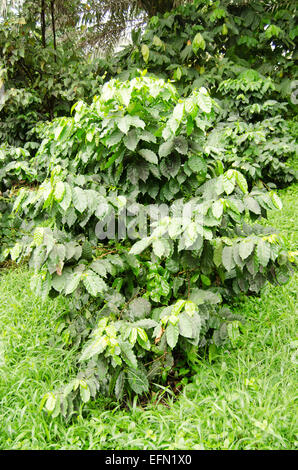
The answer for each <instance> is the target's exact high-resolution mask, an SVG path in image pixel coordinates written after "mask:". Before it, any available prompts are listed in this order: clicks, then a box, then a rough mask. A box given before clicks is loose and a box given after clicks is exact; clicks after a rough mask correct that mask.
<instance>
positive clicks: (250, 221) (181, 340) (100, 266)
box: [11, 73, 295, 416]
mask: <svg viewBox="0 0 298 470" xmlns="http://www.w3.org/2000/svg"><path fill="white" fill-rule="evenodd" d="M214 106H215V103H214V101H213V100H212V99H211V98H210V96H209V95H208V93H207V91H206V90H205V89H204V88H200V89H199V90H194V91H193V92H192V93H191V94H190V95H189V96H188V97H187V98H181V97H179V94H178V93H177V91H176V89H175V88H174V87H173V85H172V84H170V83H166V82H165V81H163V80H160V79H157V78H148V77H146V76H145V74H144V73H143V74H142V76H140V77H137V78H135V79H133V80H131V81H126V82H120V81H117V80H112V81H110V82H107V83H106V84H105V85H104V86H103V88H102V92H101V94H100V96H97V97H95V98H94V100H93V103H92V104H91V105H87V104H85V103H83V102H79V103H78V104H77V105H76V106H75V107H74V115H73V117H69V118H66V117H65V118H60V119H57V120H55V121H54V122H53V123H52V124H51V125H49V127H48V128H47V129H46V131H45V133H44V139H43V142H42V144H41V147H40V149H39V151H38V152H37V155H36V158H35V160H34V164H35V165H36V168H39V169H41V170H42V172H45V174H47V178H46V179H45V180H44V181H43V182H42V183H41V185H40V186H39V187H38V188H37V189H33V188H30V189H26V188H22V189H21V191H20V192H19V194H18V197H17V198H16V200H15V202H14V213H15V214H19V216H21V217H22V219H23V223H22V231H23V232H25V236H24V237H23V239H21V238H20V239H19V240H18V242H17V244H16V245H15V246H14V248H13V249H12V250H11V252H12V255H13V258H14V259H16V260H18V261H19V260H21V259H23V258H24V257H25V258H27V257H28V256H29V257H30V265H31V267H32V268H33V269H34V271H35V275H34V277H33V278H32V288H33V290H34V292H35V293H36V295H38V296H41V297H42V298H44V299H45V298H46V297H47V296H48V295H50V296H57V295H59V294H62V295H65V296H70V298H71V300H72V307H71V310H70V311H69V312H68V313H67V314H66V315H64V316H62V318H61V324H60V327H59V332H60V333H61V338H62V341H63V342H64V343H65V345H74V344H77V345H79V346H80V354H79V356H78V375H77V377H75V378H73V379H72V380H70V382H69V383H68V384H66V385H63V386H61V388H60V389H59V390H55V391H52V392H49V393H48V394H47V395H46V396H45V397H44V399H43V403H42V405H44V406H45V408H46V409H47V410H48V411H49V412H50V413H52V414H53V416H57V415H58V414H59V413H62V414H63V415H65V416H66V415H68V414H71V413H72V411H73V407H74V406H76V404H77V402H78V401H79V400H80V399H81V400H83V402H88V401H89V399H90V398H91V397H95V396H96V395H97V394H98V393H105V394H115V395H116V397H117V398H118V399H121V398H122V397H123V396H126V395H130V394H134V393H136V394H143V393H146V392H148V391H149V386H150V383H151V382H152V381H153V382H156V381H159V380H160V377H161V376H162V375H164V374H166V373H167V371H169V370H171V369H172V367H173V365H174V364H175V360H176V358H177V357H181V356H183V357H184V358H185V360H186V361H188V363H189V364H191V362H192V361H193V360H194V358H195V356H196V352H197V350H198V348H199V347H203V346H205V345H211V344H213V345H220V344H222V343H224V342H227V341H229V340H230V339H232V340H233V338H234V337H235V335H237V332H238V329H239V317H238V316H237V315H233V314H232V313H231V311H230V310H229V308H228V303H230V302H232V300H233V298H234V297H235V296H239V295H240V294H241V293H244V294H255V293H258V292H259V291H260V289H261V287H262V286H263V285H264V284H265V282H266V281H267V280H269V281H270V282H272V283H283V282H286V281H287V279H288V277H289V272H290V270H291V264H293V263H294V261H295V258H294V257H295V253H288V252H287V250H286V249H285V248H284V245H283V241H282V239H281V238H280V237H279V236H278V234H276V233H275V231H274V230H273V229H270V228H268V227H266V226H264V225H262V224H258V223H255V222H256V221H257V220H259V221H261V220H262V218H264V217H266V214H267V211H268V210H270V209H274V208H278V209H280V208H281V202H280V200H279V198H278V196H277V195H276V194H275V193H274V192H272V191H270V192H268V191H267V190H266V189H265V188H264V187H263V186H262V185H260V184H259V186H253V187H252V188H248V184H247V181H246V179H245V177H244V176H243V175H242V173H241V172H240V171H238V170H236V169H231V168H230V169H226V168H225V167H224V164H223V163H222V161H221V160H220V159H216V157H213V158H212V153H210V154H209V157H208V161H206V159H205V158H204V155H205V152H206V146H207V145H208V136H207V130H208V129H209V128H210V126H211V125H212V123H213V122H214V120H215V119H216V113H215V111H214ZM33 166H34V165H33ZM162 204H163V206H161V205H162ZM165 207H168V208H169V212H168V213H167V214H166V215H165V214H164V213H163V209H165ZM124 217H125V219H123V218H124ZM123 220H125V224H124V226H123V223H122V222H123ZM148 222H150V223H151V225H150V227H149V233H146V230H145V228H146V226H147V224H148ZM106 227H107V233H108V236H107V237H106V238H104V237H103V234H104V232H105V230H106ZM124 229H125V230H124Z"/></svg>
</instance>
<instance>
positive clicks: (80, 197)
mask: <svg viewBox="0 0 298 470" xmlns="http://www.w3.org/2000/svg"><path fill="white" fill-rule="evenodd" d="M72 200H73V205H74V207H75V208H76V209H77V210H78V211H79V212H84V211H85V210H86V209H87V197H86V194H85V192H84V190H83V189H81V188H79V187H77V186H76V187H75V188H73V191H72Z"/></svg>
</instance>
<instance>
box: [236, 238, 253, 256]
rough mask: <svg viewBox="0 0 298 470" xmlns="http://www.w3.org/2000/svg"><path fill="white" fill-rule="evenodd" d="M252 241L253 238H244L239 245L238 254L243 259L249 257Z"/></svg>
mask: <svg viewBox="0 0 298 470" xmlns="http://www.w3.org/2000/svg"><path fill="white" fill-rule="evenodd" d="M254 246H255V244H254V242H253V240H244V241H243V242H241V243H240V245H239V255H240V257H241V258H242V259H243V260H244V259H246V258H248V257H249V255H250V254H251V253H252V251H253V249H254Z"/></svg>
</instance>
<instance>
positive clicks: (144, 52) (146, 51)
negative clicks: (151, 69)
mask: <svg viewBox="0 0 298 470" xmlns="http://www.w3.org/2000/svg"><path fill="white" fill-rule="evenodd" d="M141 52H142V56H143V59H144V62H145V63H146V64H147V63H148V60H149V55H150V50H149V47H148V46H147V45H146V44H142V47H141Z"/></svg>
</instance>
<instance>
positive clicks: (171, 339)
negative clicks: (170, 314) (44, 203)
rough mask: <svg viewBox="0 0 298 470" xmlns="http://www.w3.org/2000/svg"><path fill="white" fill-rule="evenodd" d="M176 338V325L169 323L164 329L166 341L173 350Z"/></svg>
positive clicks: (177, 335) (177, 331) (177, 330)
mask: <svg viewBox="0 0 298 470" xmlns="http://www.w3.org/2000/svg"><path fill="white" fill-rule="evenodd" d="M178 337H179V327H178V325H173V324H172V323H169V324H168V326H167V327H166V339H167V343H168V345H169V346H170V348H171V349H173V348H174V347H175V346H176V344H177V341H178Z"/></svg>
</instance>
